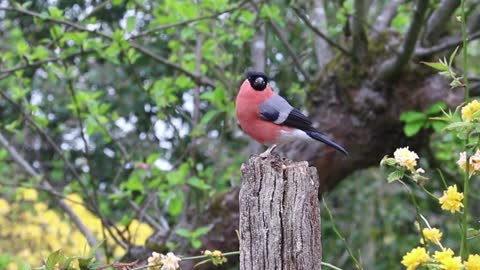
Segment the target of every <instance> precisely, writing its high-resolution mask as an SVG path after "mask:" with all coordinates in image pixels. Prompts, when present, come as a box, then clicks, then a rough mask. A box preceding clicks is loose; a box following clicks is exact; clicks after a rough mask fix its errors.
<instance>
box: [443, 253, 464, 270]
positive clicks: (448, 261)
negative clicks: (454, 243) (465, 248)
mask: <svg viewBox="0 0 480 270" xmlns="http://www.w3.org/2000/svg"><path fill="white" fill-rule="evenodd" d="M440 265H441V267H442V269H444V270H460V269H461V268H462V261H461V259H460V257H459V256H458V257H450V258H445V259H443V260H442V261H441V262H440Z"/></svg>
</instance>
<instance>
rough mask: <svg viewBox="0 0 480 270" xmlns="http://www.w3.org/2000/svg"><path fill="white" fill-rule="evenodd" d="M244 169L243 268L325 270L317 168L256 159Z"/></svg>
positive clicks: (242, 204) (241, 259)
mask: <svg viewBox="0 0 480 270" xmlns="http://www.w3.org/2000/svg"><path fill="white" fill-rule="evenodd" d="M282 166H286V168H285V169H284V168H282ZM241 171H242V186H241V189H240V196H239V202H240V226H239V227H240V269H241V270H253V269H255V270H258V269H321V259H322V257H321V254H322V248H321V242H320V236H321V232H320V206H319V201H318V197H317V194H318V193H317V190H318V186H319V182H318V175H317V170H316V169H315V168H313V167H309V166H308V163H307V162H305V161H303V162H292V161H290V160H285V159H281V158H280V157H278V156H269V157H267V158H266V159H262V158H260V157H258V156H253V157H251V158H250V159H249V160H248V161H247V162H246V163H245V164H243V165H242V169H241Z"/></svg>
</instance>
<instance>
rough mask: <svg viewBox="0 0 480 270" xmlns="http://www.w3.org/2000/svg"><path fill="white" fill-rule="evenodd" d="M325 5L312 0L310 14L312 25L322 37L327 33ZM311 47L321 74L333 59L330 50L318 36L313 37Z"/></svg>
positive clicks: (320, 1) (319, 0)
mask: <svg viewBox="0 0 480 270" xmlns="http://www.w3.org/2000/svg"><path fill="white" fill-rule="evenodd" d="M324 5H325V3H324V2H323V0H313V7H312V13H311V14H310V16H311V17H312V25H315V26H316V27H317V29H318V30H319V31H320V32H322V33H323V34H324V35H326V33H327V16H326V15H325V7H324ZM313 44H314V45H313V47H314V49H315V55H316V57H317V65H318V72H319V73H320V72H322V71H323V69H324V68H325V66H326V65H327V63H328V62H330V60H331V59H332V57H333V54H332V50H331V48H330V47H329V45H328V42H326V41H325V40H324V39H322V38H321V37H319V36H318V35H314V37H313Z"/></svg>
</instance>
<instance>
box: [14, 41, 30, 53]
mask: <svg viewBox="0 0 480 270" xmlns="http://www.w3.org/2000/svg"><path fill="white" fill-rule="evenodd" d="M29 52H30V46H29V45H28V43H27V42H26V41H25V40H20V41H18V42H17V53H18V54H19V55H20V56H24V55H26V54H28V53H29Z"/></svg>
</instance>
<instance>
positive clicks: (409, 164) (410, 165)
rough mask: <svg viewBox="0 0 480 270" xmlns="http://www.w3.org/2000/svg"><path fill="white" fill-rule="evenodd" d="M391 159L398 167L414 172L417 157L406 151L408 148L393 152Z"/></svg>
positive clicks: (413, 153)
mask: <svg viewBox="0 0 480 270" xmlns="http://www.w3.org/2000/svg"><path fill="white" fill-rule="evenodd" d="M393 157H394V158H395V161H396V162H397V163H398V164H399V165H401V166H403V167H406V168H407V169H409V170H410V171H412V172H413V171H414V170H415V166H417V159H418V155H417V154H416V153H415V152H413V151H410V150H408V146H407V147H403V148H398V149H397V150H395V152H394V153H393Z"/></svg>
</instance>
